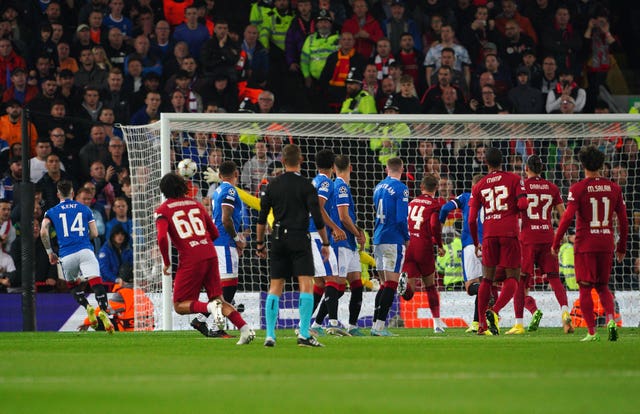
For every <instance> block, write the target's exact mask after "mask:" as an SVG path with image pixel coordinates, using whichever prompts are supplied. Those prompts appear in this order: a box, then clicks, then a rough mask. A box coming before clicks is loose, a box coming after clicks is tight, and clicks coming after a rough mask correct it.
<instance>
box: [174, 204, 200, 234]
mask: <svg viewBox="0 0 640 414" xmlns="http://www.w3.org/2000/svg"><path fill="white" fill-rule="evenodd" d="M171 220H172V221H173V224H174V226H175V227H176V232H177V233H178V236H180V238H181V239H188V238H190V237H192V236H193V235H194V234H195V235H196V236H204V234H205V233H206V231H207V230H206V228H205V225H204V222H203V221H202V219H201V218H200V210H199V209H197V208H192V209H191V210H189V212H188V213H187V212H184V211H182V210H178V211H176V212H175V213H173V216H171Z"/></svg>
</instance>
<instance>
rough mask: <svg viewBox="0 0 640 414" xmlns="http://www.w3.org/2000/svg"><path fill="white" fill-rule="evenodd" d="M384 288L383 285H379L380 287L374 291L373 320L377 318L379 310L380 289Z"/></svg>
mask: <svg viewBox="0 0 640 414" xmlns="http://www.w3.org/2000/svg"><path fill="white" fill-rule="evenodd" d="M383 290H384V285H383V286H380V289H378V291H377V292H376V297H375V299H374V301H373V304H374V307H373V320H374V321H377V320H378V312H379V311H380V298H381V297H382V291H383Z"/></svg>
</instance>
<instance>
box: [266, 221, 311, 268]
mask: <svg viewBox="0 0 640 414" xmlns="http://www.w3.org/2000/svg"><path fill="white" fill-rule="evenodd" d="M271 240H272V243H271V257H270V258H271V278H272V279H287V278H291V277H294V276H295V277H297V276H313V275H314V273H315V272H314V270H315V269H314V266H313V254H312V253H311V237H310V236H309V233H308V232H306V231H295V230H294V231H288V232H286V233H284V234H282V235H281V237H280V238H279V239H277V240H276V239H275V238H274V237H273V236H272V238H271Z"/></svg>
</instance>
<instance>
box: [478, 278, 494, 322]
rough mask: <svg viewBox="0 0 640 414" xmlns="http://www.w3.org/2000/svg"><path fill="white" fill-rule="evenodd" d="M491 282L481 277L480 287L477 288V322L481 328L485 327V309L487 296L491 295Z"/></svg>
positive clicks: (487, 304)
mask: <svg viewBox="0 0 640 414" xmlns="http://www.w3.org/2000/svg"><path fill="white" fill-rule="evenodd" d="M491 290H492V282H491V281H490V280H489V279H482V282H480V289H478V306H477V308H478V324H479V326H480V327H481V328H483V329H487V316H486V313H487V309H488V308H489V297H490V296H491Z"/></svg>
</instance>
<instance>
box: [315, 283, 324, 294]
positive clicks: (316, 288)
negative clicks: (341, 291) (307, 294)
mask: <svg viewBox="0 0 640 414" xmlns="http://www.w3.org/2000/svg"><path fill="white" fill-rule="evenodd" d="M313 294H314V295H320V296H322V295H324V288H323V287H320V286H318V285H313Z"/></svg>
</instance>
